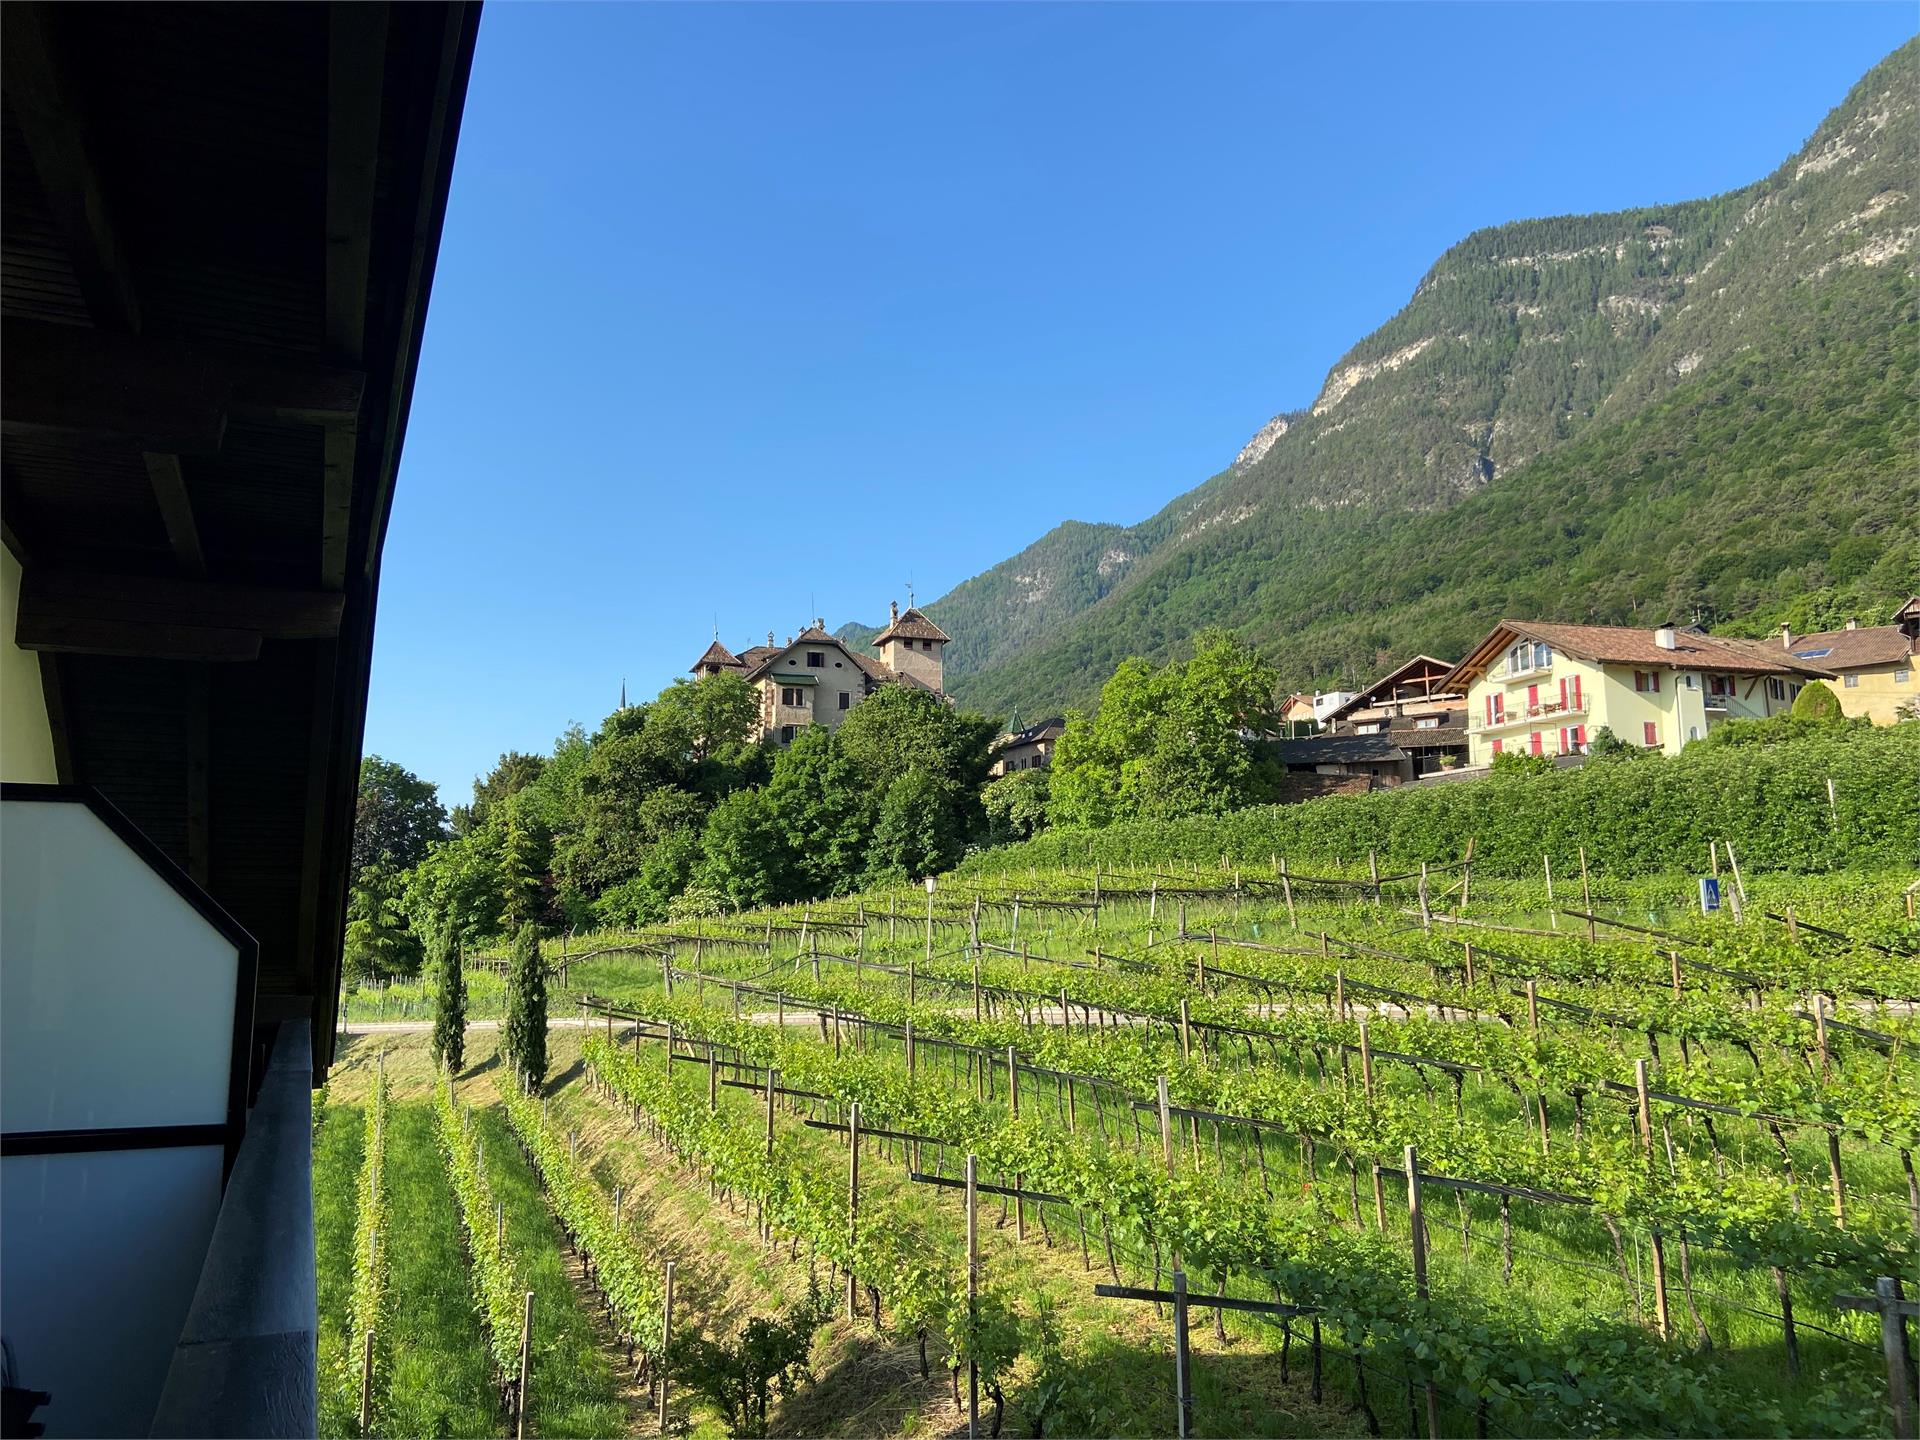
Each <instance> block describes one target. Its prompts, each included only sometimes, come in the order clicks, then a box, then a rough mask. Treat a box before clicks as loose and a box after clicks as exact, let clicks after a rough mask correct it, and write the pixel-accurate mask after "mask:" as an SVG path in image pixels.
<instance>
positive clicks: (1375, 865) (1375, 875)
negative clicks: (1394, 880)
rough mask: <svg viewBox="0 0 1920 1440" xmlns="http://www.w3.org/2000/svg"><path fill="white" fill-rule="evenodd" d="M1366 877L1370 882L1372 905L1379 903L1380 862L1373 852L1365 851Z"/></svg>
mask: <svg viewBox="0 0 1920 1440" xmlns="http://www.w3.org/2000/svg"><path fill="white" fill-rule="evenodd" d="M1367 875H1368V876H1369V877H1370V878H1371V880H1372V889H1373V903H1374V904H1375V905H1378V904H1379V903H1380V860H1379V857H1378V856H1376V855H1375V854H1374V853H1373V851H1371V850H1369V851H1367Z"/></svg>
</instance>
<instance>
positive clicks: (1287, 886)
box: [1280, 855, 1300, 930]
mask: <svg viewBox="0 0 1920 1440" xmlns="http://www.w3.org/2000/svg"><path fill="white" fill-rule="evenodd" d="M1280 894H1281V895H1282V896H1283V897H1284V898H1285V900H1286V902H1287V924H1288V926H1289V927H1290V928H1292V929H1295V930H1298V929H1299V928H1300V920H1299V917H1298V916H1296V915H1295V914H1294V913H1293V880H1292V878H1291V877H1290V876H1288V874H1287V857H1286V856H1284V855H1282V856H1281V857H1280Z"/></svg>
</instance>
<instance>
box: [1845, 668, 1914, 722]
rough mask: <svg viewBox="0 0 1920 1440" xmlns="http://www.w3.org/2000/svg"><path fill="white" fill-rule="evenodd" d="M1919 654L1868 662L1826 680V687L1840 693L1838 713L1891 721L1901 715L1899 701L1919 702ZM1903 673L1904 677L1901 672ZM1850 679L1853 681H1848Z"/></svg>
mask: <svg viewBox="0 0 1920 1440" xmlns="http://www.w3.org/2000/svg"><path fill="white" fill-rule="evenodd" d="M1916 670H1920V656H1912V655H1909V656H1908V657H1907V658H1906V659H1904V660H1900V661H1896V662H1893V663H1891V664H1887V665H1869V666H1865V667H1863V668H1862V669H1859V670H1849V671H1848V672H1847V673H1846V674H1845V675H1843V676H1841V678H1840V679H1838V680H1829V681H1825V682H1823V683H1825V685H1826V686H1827V688H1828V689H1829V690H1831V691H1833V693H1834V694H1835V695H1837V696H1839V697H1840V710H1841V713H1843V714H1846V715H1864V716H1866V717H1867V718H1868V719H1869V720H1871V721H1873V723H1874V724H1876V725H1891V724H1893V723H1894V722H1895V721H1896V720H1898V719H1899V718H1900V707H1901V706H1902V705H1916V704H1920V679H1917V678H1916V677H1915V672H1916ZM1902 675H1904V676H1906V678H1905V679H1904V680H1902V679H1900V678H1899V677H1900V676H1902ZM1848 680H1852V681H1853V682H1854V683H1853V684H1852V685H1849V684H1847V681H1848Z"/></svg>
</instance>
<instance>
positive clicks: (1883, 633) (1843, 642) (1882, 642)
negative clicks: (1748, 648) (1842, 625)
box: [1763, 625, 1913, 670]
mask: <svg viewBox="0 0 1920 1440" xmlns="http://www.w3.org/2000/svg"><path fill="white" fill-rule="evenodd" d="M1763 643H1766V644H1775V645H1777V644H1779V642H1778V641H1766V642H1763ZM1781 648H1782V649H1783V650H1784V651H1785V652H1786V653H1787V654H1790V655H1793V656H1796V657H1797V658H1799V659H1801V660H1804V661H1807V662H1809V663H1811V664H1814V665H1824V666H1826V668H1827V669H1829V670H1854V669H1858V668H1859V667H1860V666H1862V665H1889V664H1893V663H1895V662H1897V661H1900V660H1905V659H1907V658H1908V657H1909V656H1911V655H1912V654H1913V642H1912V641H1911V640H1909V639H1907V637H1906V634H1905V633H1904V632H1903V631H1902V630H1901V629H1900V627H1899V626H1898V625H1870V626H1867V627H1865V628H1862V629H1859V630H1822V631H1820V632H1819V633H1818V634H1814V635H1795V636H1793V637H1792V644H1791V645H1786V646H1782V647H1781Z"/></svg>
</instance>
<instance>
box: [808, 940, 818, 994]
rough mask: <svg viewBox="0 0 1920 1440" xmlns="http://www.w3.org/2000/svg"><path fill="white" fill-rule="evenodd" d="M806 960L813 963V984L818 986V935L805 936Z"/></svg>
mask: <svg viewBox="0 0 1920 1440" xmlns="http://www.w3.org/2000/svg"><path fill="white" fill-rule="evenodd" d="M807 958H808V959H809V960H811V961H812V962H813V983H814V984H816V985H818V984H819V983H820V937H819V936H818V935H812V934H809V935H808V936H807Z"/></svg>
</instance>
